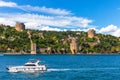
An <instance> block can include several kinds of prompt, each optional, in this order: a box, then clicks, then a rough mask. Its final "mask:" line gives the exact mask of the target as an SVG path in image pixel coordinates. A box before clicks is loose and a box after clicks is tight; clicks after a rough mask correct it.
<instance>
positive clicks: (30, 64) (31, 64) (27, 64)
mask: <svg viewBox="0 0 120 80" xmlns="http://www.w3.org/2000/svg"><path fill="white" fill-rule="evenodd" d="M25 66H36V65H35V64H26V65H25Z"/></svg>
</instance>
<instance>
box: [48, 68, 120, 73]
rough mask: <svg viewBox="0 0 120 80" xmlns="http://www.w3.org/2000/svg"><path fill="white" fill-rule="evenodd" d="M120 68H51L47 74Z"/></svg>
mask: <svg viewBox="0 0 120 80" xmlns="http://www.w3.org/2000/svg"><path fill="white" fill-rule="evenodd" d="M118 69H120V68H115V67H113V68H112V67H108V68H77V69H70V68H63V69H57V68H50V69H47V72H62V71H91V70H118Z"/></svg>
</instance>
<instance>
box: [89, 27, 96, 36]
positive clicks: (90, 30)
mask: <svg viewBox="0 0 120 80" xmlns="http://www.w3.org/2000/svg"><path fill="white" fill-rule="evenodd" d="M94 36H95V30H94V29H89V30H88V37H89V38H93V37H94Z"/></svg>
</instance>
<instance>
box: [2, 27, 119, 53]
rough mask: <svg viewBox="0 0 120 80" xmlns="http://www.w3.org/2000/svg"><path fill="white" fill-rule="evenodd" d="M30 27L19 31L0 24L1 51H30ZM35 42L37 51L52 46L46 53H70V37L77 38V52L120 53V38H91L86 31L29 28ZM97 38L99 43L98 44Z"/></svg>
mask: <svg viewBox="0 0 120 80" xmlns="http://www.w3.org/2000/svg"><path fill="white" fill-rule="evenodd" d="M27 31H28V29H26V30H23V31H20V32H19V31H17V30H16V29H15V28H14V27H11V26H5V25H4V26H0V52H1V53H30V48H31V44H30V39H29V37H28V34H27ZM29 31H30V32H31V35H32V36H31V37H32V40H33V42H34V43H36V45H37V53H39V54H40V53H41V54H42V53H43V52H41V51H40V49H46V48H48V47H50V48H51V51H50V52H48V51H47V50H45V51H44V54H47V53H50V54H70V53H71V50H70V41H69V40H68V37H69V36H71V37H74V38H76V40H77V41H76V43H77V52H76V54H98V53H104V54H105V53H107V54H110V53H119V52H120V38H118V37H115V36H112V35H104V34H95V36H96V37H97V38H95V37H94V38H89V37H88V34H87V32H84V31H60V32H58V31H39V30H29ZM97 39H99V43H97V44H96V42H97Z"/></svg>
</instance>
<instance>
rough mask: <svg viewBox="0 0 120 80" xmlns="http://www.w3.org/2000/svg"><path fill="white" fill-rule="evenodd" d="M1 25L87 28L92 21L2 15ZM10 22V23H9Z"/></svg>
mask: <svg viewBox="0 0 120 80" xmlns="http://www.w3.org/2000/svg"><path fill="white" fill-rule="evenodd" d="M0 18H1V20H0V23H1V24H2V23H4V24H9V25H12V26H13V25H15V23H16V22H24V23H25V24H26V27H29V28H30V27H31V29H32V28H33V29H34V27H37V28H38V29H39V28H40V27H39V26H41V25H46V26H55V27H58V28H71V29H72V28H87V27H89V24H90V23H91V22H92V20H89V19H86V18H82V17H75V16H69V17H68V16H45V15H37V14H20V13H18V14H16V13H14V14H7V13H6V14H5V13H4V14H3V13H1V14H0ZM6 21H7V22H6ZM9 22H10V23H9Z"/></svg>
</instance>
